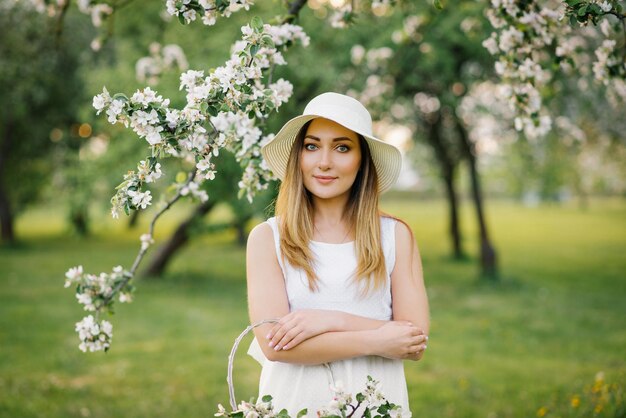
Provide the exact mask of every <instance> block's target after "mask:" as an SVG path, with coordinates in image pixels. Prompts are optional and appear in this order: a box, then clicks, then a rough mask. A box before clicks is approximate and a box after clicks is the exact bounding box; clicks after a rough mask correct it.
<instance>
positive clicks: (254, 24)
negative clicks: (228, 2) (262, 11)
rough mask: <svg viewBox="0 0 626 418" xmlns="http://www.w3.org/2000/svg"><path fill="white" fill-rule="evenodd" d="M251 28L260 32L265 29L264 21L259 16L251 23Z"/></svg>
mask: <svg viewBox="0 0 626 418" xmlns="http://www.w3.org/2000/svg"><path fill="white" fill-rule="evenodd" d="M250 27H252V28H253V29H258V30H261V29H263V19H261V18H260V17H259V16H254V17H253V18H252V21H251V22H250Z"/></svg>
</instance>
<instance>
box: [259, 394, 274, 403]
mask: <svg viewBox="0 0 626 418" xmlns="http://www.w3.org/2000/svg"><path fill="white" fill-rule="evenodd" d="M261 400H262V401H263V402H269V401H271V400H272V395H265V396H263V397H262V398H261Z"/></svg>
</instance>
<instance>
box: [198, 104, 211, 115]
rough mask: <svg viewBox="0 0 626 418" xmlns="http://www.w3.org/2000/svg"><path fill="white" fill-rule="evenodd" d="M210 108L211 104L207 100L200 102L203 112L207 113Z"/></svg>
mask: <svg viewBox="0 0 626 418" xmlns="http://www.w3.org/2000/svg"><path fill="white" fill-rule="evenodd" d="M208 108H209V104H208V103H207V102H202V103H201V104H200V110H201V111H202V113H206V112H207V110H208Z"/></svg>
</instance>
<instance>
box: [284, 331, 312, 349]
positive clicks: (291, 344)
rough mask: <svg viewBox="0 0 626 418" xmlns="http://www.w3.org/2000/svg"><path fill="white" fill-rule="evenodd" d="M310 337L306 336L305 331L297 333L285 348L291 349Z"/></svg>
mask: <svg viewBox="0 0 626 418" xmlns="http://www.w3.org/2000/svg"><path fill="white" fill-rule="evenodd" d="M309 338H310V337H308V336H306V334H305V333H304V332H301V333H300V334H298V335H296V336H295V337H294V339H293V340H291V341H290V342H289V343H287V344H285V345H284V346H283V350H289V349H290V348H294V347H296V346H297V345H298V344H300V343H301V342H302V341H304V340H307V339H309Z"/></svg>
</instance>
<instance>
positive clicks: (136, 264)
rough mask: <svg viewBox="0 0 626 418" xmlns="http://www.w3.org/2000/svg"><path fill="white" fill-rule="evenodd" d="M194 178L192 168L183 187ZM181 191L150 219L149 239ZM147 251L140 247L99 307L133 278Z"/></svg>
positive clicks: (145, 248) (178, 197)
mask: <svg viewBox="0 0 626 418" xmlns="http://www.w3.org/2000/svg"><path fill="white" fill-rule="evenodd" d="M195 177H196V170H195V168H194V170H193V171H191V172H190V173H189V174H188V175H187V181H186V182H185V186H188V185H189V183H191V182H192V181H193V179H194V178H195ZM182 190H183V187H181V188H180V189H179V190H178V192H177V193H176V195H175V196H174V197H173V198H172V199H170V200H169V201H168V202H167V204H166V205H165V206H163V207H162V208H161V210H159V211H158V212H157V213H156V214H155V215H154V217H153V218H152V221H151V222H150V229H149V232H148V233H149V234H150V237H151V238H152V237H153V236H154V226H155V224H156V221H157V219H159V217H160V216H161V215H163V213H165V212H166V211H167V210H169V208H171V207H172V205H173V204H174V203H176V201H178V199H180V198H181V197H182V194H181V191H182ZM147 251H148V248H147V247H144V246H143V245H142V247H141V249H140V250H139V254H137V257H136V258H135V261H134V262H133V266H132V267H131V268H130V271H129V272H128V274H126V275H125V277H124V280H122V281H121V282H119V283H118V284H117V285H116V286H115V287H114V288H113V291H112V292H111V295H110V296H109V297H108V298H106V299H104V301H103V302H102V305H100V306H106V305H107V304H108V303H109V302H110V301H111V299H113V298H114V297H115V295H116V294H117V292H119V291H120V289H122V288H123V287H124V286H126V284H127V283H128V282H129V281H130V280H131V279H132V278H133V277H134V276H135V272H136V271H137V268H138V267H139V263H141V260H142V259H143V257H144V255H145V254H146V252H147Z"/></svg>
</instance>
